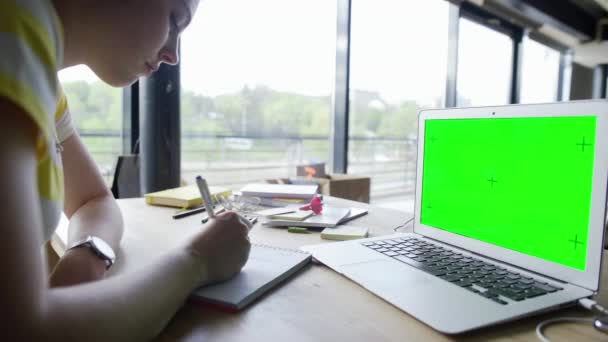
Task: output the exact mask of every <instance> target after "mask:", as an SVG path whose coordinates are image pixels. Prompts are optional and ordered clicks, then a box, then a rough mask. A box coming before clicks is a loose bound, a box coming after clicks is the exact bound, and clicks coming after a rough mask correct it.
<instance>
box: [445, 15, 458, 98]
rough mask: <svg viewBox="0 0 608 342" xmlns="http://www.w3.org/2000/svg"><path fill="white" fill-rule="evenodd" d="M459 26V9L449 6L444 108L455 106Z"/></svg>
mask: <svg viewBox="0 0 608 342" xmlns="http://www.w3.org/2000/svg"><path fill="white" fill-rule="evenodd" d="M459 25H460V8H459V7H458V6H456V5H453V4H449V21H448V60H447V64H448V65H447V75H446V86H445V106H446V107H456V105H457V89H456V85H457V80H458V38H459V36H458V35H459V27H460V26H459Z"/></svg>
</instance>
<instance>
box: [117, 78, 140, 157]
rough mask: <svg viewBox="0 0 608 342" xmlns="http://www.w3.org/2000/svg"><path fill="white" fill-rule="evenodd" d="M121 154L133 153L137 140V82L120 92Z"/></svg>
mask: <svg viewBox="0 0 608 342" xmlns="http://www.w3.org/2000/svg"><path fill="white" fill-rule="evenodd" d="M121 137H122V153H123V154H131V153H135V152H136V151H135V146H136V145H137V140H138V139H139V82H135V83H134V84H132V85H131V86H129V87H125V88H123V90H122V134H121Z"/></svg>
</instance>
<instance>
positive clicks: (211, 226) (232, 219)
mask: <svg viewBox="0 0 608 342" xmlns="http://www.w3.org/2000/svg"><path fill="white" fill-rule="evenodd" d="M250 228H251V225H250V223H249V222H248V221H247V220H245V219H244V218H242V217H241V216H239V215H238V214H237V213H235V212H230V211H229V212H225V213H222V214H219V215H217V216H216V218H215V219H212V220H210V221H209V223H208V224H207V225H206V226H205V227H204V229H203V230H202V231H201V232H200V233H197V234H196V235H195V236H194V237H192V238H191V239H190V240H189V241H188V243H187V245H186V248H187V250H188V252H189V254H190V255H192V256H193V258H195V260H196V261H197V263H198V264H200V265H201V277H200V278H201V284H200V285H207V284H212V283H217V282H221V281H224V280H227V279H230V278H231V277H233V276H234V275H236V274H237V273H239V272H240V271H241V269H242V268H243V266H245V263H246V262H247V258H248V257H249V250H250V249H251V244H250V242H249V237H248V234H249V229H250Z"/></svg>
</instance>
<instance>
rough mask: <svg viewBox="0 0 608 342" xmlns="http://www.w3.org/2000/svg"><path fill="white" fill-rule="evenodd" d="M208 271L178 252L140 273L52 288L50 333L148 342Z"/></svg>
mask: <svg viewBox="0 0 608 342" xmlns="http://www.w3.org/2000/svg"><path fill="white" fill-rule="evenodd" d="M201 279H206V276H205V274H204V270H203V268H202V267H201V265H200V262H199V261H197V259H196V257H194V256H191V255H189V254H188V253H187V252H186V251H183V252H182V251H177V250H176V251H174V252H172V253H170V254H168V255H164V256H162V257H160V258H159V260H158V261H157V262H155V263H154V264H151V265H149V266H146V267H143V268H142V269H140V270H139V271H136V272H131V273H129V274H124V275H117V276H114V277H111V278H108V279H105V280H102V281H98V282H94V283H89V284H86V285H80V286H73V287H66V288H59V289H51V290H48V292H47V293H48V296H47V303H48V305H47V306H46V307H47V310H46V312H45V313H44V315H43V316H44V317H43V318H44V319H43V321H44V325H45V328H44V329H43V331H45V335H47V336H48V337H51V336H52V337H53V338H52V340H55V339H57V340H62V341H71V340H82V339H83V337H86V339H87V340H90V341H96V340H98V341H143V340H149V339H151V338H152V337H154V336H156V335H157V334H158V333H159V332H160V331H161V330H162V329H163V328H164V327H165V326H166V324H167V323H168V322H169V320H170V319H171V317H172V316H173V315H174V313H175V312H176V311H177V310H178V309H179V307H180V306H182V305H183V303H184V302H185V300H186V299H187V296H188V294H189V293H191V292H192V291H193V290H194V289H195V288H196V287H197V285H198V284H199V283H200V281H201Z"/></svg>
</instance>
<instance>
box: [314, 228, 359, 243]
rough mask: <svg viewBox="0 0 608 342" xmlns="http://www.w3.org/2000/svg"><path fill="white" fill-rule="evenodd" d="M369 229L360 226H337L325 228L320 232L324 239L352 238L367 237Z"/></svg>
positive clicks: (340, 239)
mask: <svg viewBox="0 0 608 342" xmlns="http://www.w3.org/2000/svg"><path fill="white" fill-rule="evenodd" d="M368 232H369V229H368V228H367V227H360V226H337V227H336V228H325V229H323V231H322V232H321V238H322V239H325V240H339V241H342V240H354V239H362V238H365V237H367V234H368Z"/></svg>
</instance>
